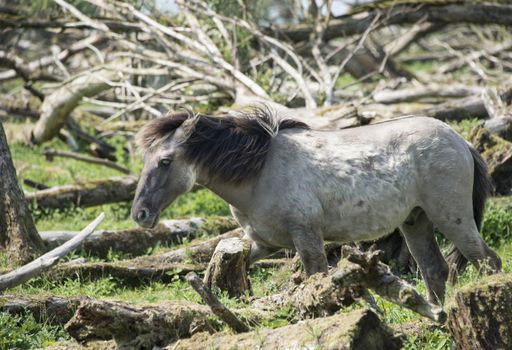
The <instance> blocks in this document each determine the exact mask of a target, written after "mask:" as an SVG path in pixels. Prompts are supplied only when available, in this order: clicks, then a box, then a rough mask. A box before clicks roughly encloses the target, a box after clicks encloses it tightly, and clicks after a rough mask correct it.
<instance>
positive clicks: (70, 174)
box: [0, 121, 512, 350]
mask: <svg viewBox="0 0 512 350" xmlns="http://www.w3.org/2000/svg"><path fill="white" fill-rule="evenodd" d="M475 124H476V121H469V122H462V123H459V124H456V125H454V127H455V128H456V129H457V130H459V132H461V133H462V134H465V135H466V134H467V133H468V132H469V130H470V128H471V127H472V126H474V125H475ZM113 141H114V142H113V143H114V144H116V145H117V146H118V148H119V151H118V159H119V160H120V163H122V164H123V165H125V166H127V167H129V168H131V169H132V170H134V172H137V171H139V170H140V166H141V165H140V162H139V161H138V160H132V159H131V158H130V157H129V156H128V155H127V154H126V153H124V152H123V150H122V144H123V142H122V140H113ZM45 146H46V147H53V148H60V149H66V145H65V144H64V143H62V142H61V141H52V142H51V144H49V145H48V144H47V145H45ZM11 151H12V154H13V159H14V162H15V165H16V168H17V170H18V176H19V179H20V182H21V181H22V180H23V179H25V178H28V179H31V180H34V181H37V182H41V183H44V184H46V185H48V186H54V185H61V184H68V183H73V182H80V181H86V180H91V179H100V178H105V177H108V176H117V175H121V174H119V173H117V172H116V171H115V170H112V169H108V168H104V167H101V166H97V165H90V164H83V163H81V162H77V161H74V160H70V159H59V158H57V159H56V160H55V161H54V162H51V163H50V162H47V161H46V160H45V159H44V157H43V156H42V155H41V153H42V147H40V146H38V147H30V148H29V147H27V146H23V145H20V144H15V145H11ZM25 190H30V189H29V188H25ZM129 208H130V203H123V204H115V205H104V206H101V207H96V208H89V209H78V208H75V209H73V210H67V211H64V212H52V213H49V214H48V213H43V212H41V211H39V210H38V209H37V208H34V218H35V220H36V225H37V228H38V229H39V230H40V231H44V230H57V229H68V230H79V229H81V228H83V227H84V226H85V225H86V224H87V223H89V222H90V221H91V220H92V219H93V218H94V217H96V215H97V214H98V213H99V212H101V211H104V212H105V213H106V220H105V221H104V223H102V225H101V228H109V229H116V228H126V227H132V226H134V224H133V222H132V221H131V219H130V218H129ZM511 209H512V201H511V200H509V199H493V200H492V201H491V203H490V204H489V206H488V210H487V213H486V216H485V221H484V225H483V235H484V236H485V238H486V240H487V242H488V243H489V244H491V245H492V246H493V247H495V248H496V249H497V250H498V252H499V254H500V256H501V257H502V259H503V262H504V267H505V270H506V271H511V270H512V249H511V248H512V244H511V242H512V210H511ZM228 214H229V209H228V206H227V204H226V203H225V202H223V201H222V200H221V199H220V198H218V197H217V196H215V195H213V194H212V193H211V192H209V191H206V190H201V191H198V192H196V193H192V194H187V195H184V196H182V197H181V198H180V199H179V200H178V201H177V202H176V203H174V204H173V205H172V206H171V207H170V208H169V209H167V210H166V211H165V212H164V213H163V215H162V217H163V218H181V217H190V216H210V215H228ZM441 242H442V241H441ZM442 243H443V242H442ZM443 244H444V243H443ZM155 251H158V250H152V251H151V252H148V253H149V254H152V253H154V252H155ZM80 254H81V253H80V252H78V253H75V254H74V256H71V257H68V258H67V259H72V258H75V257H76V256H78V255H80ZM120 257H121V256H120V255H119V254H116V253H113V254H111V256H109V258H108V259H109V260H115V259H119V258H120ZM0 264H1V265H3V267H5V266H6V265H7V261H5V259H2V257H0ZM289 276H290V271H289V269H288V270H287V268H286V267H285V268H284V270H280V271H277V270H274V269H262V268H260V269H256V270H254V271H252V272H251V276H250V277H251V280H252V283H253V288H254V293H255V295H256V296H264V295H270V294H273V293H276V292H278V291H279V290H280V288H281V286H282V285H283V284H284V283H286V282H287V281H288V279H289V278H288V277H289ZM478 278H479V277H478V274H477V273H476V271H475V270H474V269H472V268H469V269H467V271H466V272H465V273H464V274H463V275H462V277H461V279H460V281H459V284H458V286H461V285H464V284H467V283H470V282H472V281H474V280H476V279H478ZM411 280H412V281H413V282H415V283H416V284H417V287H418V289H419V290H421V291H422V292H425V287H424V285H423V282H422V281H421V280H420V279H418V278H417V277H416V276H411ZM458 286H457V287H458ZM457 287H456V288H457ZM9 293H11V294H19V295H43V294H44V295H49V294H54V295H61V296H76V295H87V296H89V297H93V298H95V297H97V298H111V299H116V300H124V301H127V302H130V303H144V302H158V301H163V300H191V301H194V302H200V300H199V298H198V296H197V295H196V294H195V292H194V291H193V290H192V289H191V288H190V287H189V286H188V284H186V283H185V282H184V281H182V280H180V279H179V278H176V279H175V280H174V281H173V282H172V283H169V284H163V283H159V282H153V283H148V284H145V285H142V286H140V287H138V288H128V287H126V286H125V285H123V284H122V283H120V282H119V281H117V280H116V279H114V278H111V277H105V278H103V279H100V280H97V281H94V282H93V281H88V280H86V279H83V278H81V277H80V276H77V278H73V279H71V278H70V279H66V280H62V281H53V280H51V279H49V278H48V277H46V276H41V277H39V278H36V279H34V280H32V281H30V282H29V283H27V284H25V285H23V286H19V287H17V288H14V289H13V290H11V291H9ZM452 293H453V289H451V288H450V289H449V291H448V294H449V295H450V294H452ZM222 300H223V301H224V302H225V303H226V304H228V305H229V306H231V307H235V306H236V307H240V306H242V307H243V303H242V304H241V305H240V304H238V305H235V302H234V301H232V300H228V299H227V298H226V297H225V296H222ZM377 302H378V305H379V307H380V308H381V309H382V310H383V311H384V317H385V319H386V320H387V321H388V323H389V324H391V325H393V327H395V328H396V329H398V330H401V331H402V332H404V333H405V334H408V336H407V342H406V345H405V349H449V348H450V347H451V343H452V340H451V338H450V337H449V335H448V334H447V332H446V330H445V329H444V328H443V327H434V326H433V325H432V324H431V323H429V322H426V321H424V320H421V319H420V317H419V316H418V315H416V314H414V313H413V312H410V311H408V310H405V309H402V308H400V307H398V306H396V305H394V304H391V303H388V302H386V301H384V300H382V299H380V298H378V297H377ZM355 307H359V306H355ZM276 313H277V316H278V317H276V320H275V321H274V322H272V323H270V324H265V325H262V326H280V325H283V324H285V323H287V322H288V318H289V315H290V312H289V310H288V309H286V308H284V309H282V310H277V312H276ZM68 338H69V336H68V335H67V333H66V332H65V331H64V330H63V328H62V327H55V326H50V325H46V324H38V323H36V322H35V320H34V319H33V318H32V317H31V316H27V317H11V316H7V315H4V314H0V350H2V349H9V348H12V347H19V348H23V349H24V348H38V347H44V346H47V345H49V344H51V343H54V342H56V341H59V340H63V339H68Z"/></svg>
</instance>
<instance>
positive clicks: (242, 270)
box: [203, 237, 251, 298]
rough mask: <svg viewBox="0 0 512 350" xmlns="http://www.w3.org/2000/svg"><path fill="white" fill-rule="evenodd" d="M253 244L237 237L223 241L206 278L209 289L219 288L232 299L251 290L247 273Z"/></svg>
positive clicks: (216, 248) (217, 247)
mask: <svg viewBox="0 0 512 350" xmlns="http://www.w3.org/2000/svg"><path fill="white" fill-rule="evenodd" d="M250 253H251V242H250V241H248V240H242V239H240V238H237V237H233V238H227V239H223V240H221V241H220V242H219V243H218V244H217V246H216V247H215V251H214V252H213V255H212V258H211V260H210V263H209V264H208V268H207V269H206V273H205V276H204V280H203V282H204V284H205V285H206V287H207V288H209V289H211V288H212V287H217V288H219V289H220V290H221V291H225V292H227V293H228V295H229V296H230V297H231V298H239V297H241V296H242V295H244V293H245V292H249V291H250V289H251V286H250V282H249V279H248V278H247V271H248V269H249V255H250Z"/></svg>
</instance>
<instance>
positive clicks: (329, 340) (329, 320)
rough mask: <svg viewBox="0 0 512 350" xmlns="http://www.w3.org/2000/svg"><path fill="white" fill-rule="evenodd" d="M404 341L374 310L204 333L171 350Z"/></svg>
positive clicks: (369, 346)
mask: <svg viewBox="0 0 512 350" xmlns="http://www.w3.org/2000/svg"><path fill="white" fill-rule="evenodd" d="M401 343H402V342H401V340H400V338H399V337H397V336H396V335H394V334H393V332H392V331H391V330H390V329H389V328H388V327H387V326H386V325H385V324H384V323H383V322H382V321H381V320H380V319H379V317H378V316H377V315H376V314H375V313H374V312H373V311H370V310H367V309H359V310H355V311H352V312H350V313H344V314H339V315H335V316H330V317H325V318H318V319H315V320H307V321H302V322H299V323H297V324H295V325H289V326H284V327H280V328H275V329H268V328H267V329H259V330H258V331H253V332H249V333H242V334H237V335H226V334H214V335H212V336H210V335H208V334H205V333H201V334H197V335H195V336H193V337H192V338H190V339H182V340H180V341H179V342H175V343H174V344H172V345H170V347H169V348H171V349H175V350H179V349H183V350H184V349H209V348H215V349H219V350H220V349H226V350H227V349H265V350H271V349H276V350H277V349H283V348H287V349H317V348H320V349H365V350H384V349H387V350H393V349H400V346H401Z"/></svg>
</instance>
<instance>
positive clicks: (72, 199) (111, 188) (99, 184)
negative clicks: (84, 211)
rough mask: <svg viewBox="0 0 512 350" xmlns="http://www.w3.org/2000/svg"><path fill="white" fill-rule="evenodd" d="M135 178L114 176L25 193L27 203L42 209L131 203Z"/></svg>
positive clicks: (135, 185)
mask: <svg viewBox="0 0 512 350" xmlns="http://www.w3.org/2000/svg"><path fill="white" fill-rule="evenodd" d="M137 182H138V178H137V177H136V176H115V177H111V178H108V179H105V180H96V181H90V182H84V183H78V184H75V185H64V186H56V187H51V188H48V189H46V190H41V191H36V192H29V193H25V198H26V199H27V200H28V202H29V203H31V204H32V205H35V206H37V207H39V208H42V209H66V208H70V207H75V206H76V207H92V206H95V205H102V204H109V203H118V202H125V201H131V200H132V199H133V197H134V195H135V189H136V187H137Z"/></svg>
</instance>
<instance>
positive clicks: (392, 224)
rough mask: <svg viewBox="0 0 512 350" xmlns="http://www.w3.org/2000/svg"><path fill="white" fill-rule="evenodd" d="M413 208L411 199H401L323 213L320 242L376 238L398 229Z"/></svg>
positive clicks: (348, 206)
mask: <svg viewBox="0 0 512 350" xmlns="http://www.w3.org/2000/svg"><path fill="white" fill-rule="evenodd" d="M414 206H415V205H414V201H413V200H408V199H407V198H404V197H402V198H400V199H398V200H397V199H396V198H395V199H394V200H393V199H390V200H386V199H385V198H382V199H380V200H378V201H375V202H371V203H366V202H364V201H362V200H361V201H358V202H356V203H350V204H348V205H347V204H346V205H341V206H339V207H338V208H335V209H333V210H331V211H330V212H329V213H327V215H326V217H325V220H324V224H325V226H324V229H323V231H324V239H325V240H327V241H342V242H354V241H365V240H373V239H377V238H379V237H382V236H384V235H386V234H388V233H391V232H392V231H393V230H394V229H395V228H397V227H398V226H400V225H401V224H402V223H403V222H404V221H405V220H406V218H407V216H408V215H409V214H410V212H411V210H412V209H413V208H414Z"/></svg>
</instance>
